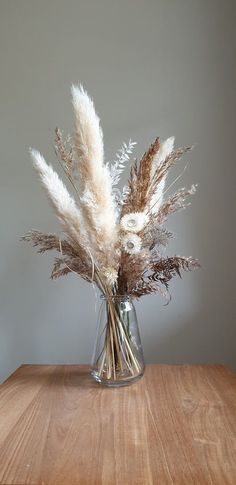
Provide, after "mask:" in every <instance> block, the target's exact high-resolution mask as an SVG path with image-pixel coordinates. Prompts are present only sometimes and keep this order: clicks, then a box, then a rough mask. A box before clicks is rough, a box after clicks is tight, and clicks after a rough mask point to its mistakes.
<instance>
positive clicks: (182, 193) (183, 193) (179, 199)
mask: <svg viewBox="0 0 236 485" xmlns="http://www.w3.org/2000/svg"><path fill="white" fill-rule="evenodd" d="M196 190H197V185H192V186H191V187H190V189H185V188H182V189H180V190H178V191H177V192H175V193H174V194H173V195H171V196H170V197H169V198H168V199H167V200H166V201H165V202H164V203H163V204H162V205H161V207H160V209H159V211H158V212H157V214H156V217H155V218H154V220H155V222H156V223H157V224H163V222H164V221H165V220H166V219H167V217H168V216H169V215H171V214H173V213H174V212H177V211H180V210H183V209H185V208H186V207H187V206H188V205H189V204H190V203H189V202H188V203H186V199H187V198H188V197H189V196H191V195H194V194H195V193H196Z"/></svg>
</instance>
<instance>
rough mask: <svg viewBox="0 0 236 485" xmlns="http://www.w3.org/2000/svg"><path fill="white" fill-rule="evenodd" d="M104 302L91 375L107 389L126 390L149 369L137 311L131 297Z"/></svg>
mask: <svg viewBox="0 0 236 485" xmlns="http://www.w3.org/2000/svg"><path fill="white" fill-rule="evenodd" d="M101 298H102V303H101V307H100V310H99V317H98V328H97V338H96V342H95V346H94V352H93V358H92V366H91V375H92V376H93V378H94V379H95V380H96V381H97V382H99V383H101V384H104V385H106V386H111V387H120V386H126V385H128V384H132V383H134V382H136V381H137V380H138V379H140V378H141V377H142V376H143V374H144V368H145V364H144V359H143V351H142V345H141V340H140V335H139V329H138V322H137V317H136V312H135V308H134V305H133V302H132V299H131V298H130V297H129V296H111V297H106V296H103V295H102V297H101Z"/></svg>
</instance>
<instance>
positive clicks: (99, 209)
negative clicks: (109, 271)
mask: <svg viewBox="0 0 236 485" xmlns="http://www.w3.org/2000/svg"><path fill="white" fill-rule="evenodd" d="M72 98H73V106H74V112H75V135H74V137H75V151H76V154H77V160H78V164H77V170H78V175H79V187H80V191H81V198H80V203H81V209H82V213H83V217H84V223H85V225H86V230H87V233H88V235H89V239H90V240H91V246H92V247H93V249H94V252H95V253H96V252H97V251H101V249H103V252H104V254H105V255H106V256H107V264H108V265H112V256H111V250H112V249H113V248H114V243H115V241H116V216H117V213H116V208H115V204H114V198H113V196H112V180H111V176H110V173H109V169H108V167H107V166H106V165H105V164H104V159H103V157H104V154H103V136H102V130H101V128H100V122H99V118H98V116H97V114H96V112H95V109H94V105H93V102H92V100H91V99H90V98H89V96H88V94H87V93H86V91H84V89H83V88H82V86H72Z"/></svg>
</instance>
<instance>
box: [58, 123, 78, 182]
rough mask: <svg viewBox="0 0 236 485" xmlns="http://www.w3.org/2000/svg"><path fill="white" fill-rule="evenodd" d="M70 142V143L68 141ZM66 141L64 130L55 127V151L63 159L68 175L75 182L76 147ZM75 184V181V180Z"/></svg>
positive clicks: (63, 165) (62, 162)
mask: <svg viewBox="0 0 236 485" xmlns="http://www.w3.org/2000/svg"><path fill="white" fill-rule="evenodd" d="M67 144H68V143H67ZM67 144H66V143H65V142H64V140H63V137H62V132H61V130H60V129H59V128H56V129H55V152H56V155H57V157H58V159H59V160H60V161H61V164H62V167H63V169H64V171H65V174H66V176H67V177H68V178H69V180H70V181H72V182H73V178H74V162H75V160H74V149H73V147H72V145H71V144H70V145H69V147H68V146H67ZM73 184H74V182H73Z"/></svg>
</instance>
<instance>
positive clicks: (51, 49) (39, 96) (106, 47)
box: [0, 0, 236, 379]
mask: <svg viewBox="0 0 236 485" xmlns="http://www.w3.org/2000/svg"><path fill="white" fill-rule="evenodd" d="M235 20H236V2H235V0H232V1H230V0H224V1H222V0H158V1H154V0H135V1H134V0H119V1H111V0H86V1H82V0H63V1H62V0H40V1H38V0H20V1H16V0H15V1H13V0H1V2H0V56H1V57H0V69H1V77H0V79H1V81H0V82H1V89H0V96H1V120H0V138H1V142H0V162H1V179H0V180H1V182H0V183H1V190H0V198H1V200H0V211H1V248H0V250H1V253H0V255H1V257H0V270H1V290H0V299H1V302H0V378H1V379H4V378H5V377H6V376H8V375H9V374H10V373H11V372H12V371H13V370H14V369H15V368H16V367H17V366H18V365H20V364H21V363H24V362H25V363H26V362H32V363H50V362H52V363H54V362H58V363H59V362H65V363H69V362H74V363H80V362H89V360H90V355H91V352H92V346H93V341H94V337H95V326H96V315H95V301H96V300H95V298H94V293H93V289H92V288H91V287H90V286H89V285H87V284H86V283H83V282H82V281H81V280H80V279H79V278H76V277H75V276H68V277H67V278H64V279H63V278H62V279H61V280H59V281H56V282H51V281H50V279H49V275H50V267H51V263H52V256H49V255H45V256H40V255H37V254H36V252H35V251H34V249H32V248H31V247H30V246H27V245H26V244H24V243H22V242H19V238H20V235H22V234H24V233H25V232H26V231H27V230H29V229H30V228H37V229H41V230H43V231H52V232H53V231H56V230H57V229H58V224H57V222H56V220H55V217H54V215H53V213H52V210H51V208H50V206H49V204H48V202H47V199H46V197H45V194H44V193H43V191H42V189H41V187H40V185H39V183H38V180H37V177H36V175H35V173H34V172H33V169H32V167H31V163H30V160H29V155H28V147H29V146H33V147H36V148H38V149H39V150H41V151H42V152H43V153H44V155H45V156H46V158H47V160H48V161H50V162H52V163H55V166H57V165H56V161H55V156H54V151H53V138H54V128H55V126H57V125H58V126H60V127H61V128H62V129H63V130H64V133H69V132H71V131H72V108H71V100H70V85H71V83H72V82H77V81H80V82H82V83H83V84H84V86H85V87H86V89H87V90H88V91H89V93H90V94H91V95H92V97H93V98H94V99H95V103H96V108H97V111H98V113H99V115H100V117H101V119H102V125H103V129H104V134H105V144H106V156H107V159H108V160H109V159H111V158H112V157H113V156H114V153H115V152H116V150H117V149H118V148H119V147H120V145H121V143H122V141H124V140H127V139H129V138H130V137H131V138H132V139H134V140H136V141H137V142H138V146H137V149H136V155H137V156H140V155H141V154H142V152H143V151H144V150H145V148H146V147H147V145H148V144H149V143H150V142H151V141H152V140H153V139H154V137H155V136H156V135H160V136H162V137H167V136H170V135H175V136H176V142H177V145H179V146H181V145H183V144H189V143H195V144H196V148H195V150H194V152H192V153H191V154H190V156H189V157H188V159H189V160H190V161H191V163H190V166H189V168H188V171H187V172H186V173H185V174H184V177H183V178H182V180H181V181H180V185H181V186H183V185H184V186H189V185H190V184H191V183H192V182H194V183H198V184H199V191H198V194H197V195H196V196H195V197H194V199H193V203H192V205H191V207H190V208H189V209H188V211H186V212H184V213H180V214H178V215H176V216H175V217H173V218H172V219H171V220H170V221H169V226H168V227H169V228H170V229H172V230H174V231H175V232H176V234H177V237H176V240H175V241H174V243H173V244H172V248H170V249H171V251H172V252H176V253H177V254H184V255H186V256H187V255H193V256H196V257H198V258H199V259H200V261H201V264H202V269H201V270H199V271H197V272H195V273H188V274H185V275H184V278H183V279H182V280H179V279H178V280H175V281H174V282H173V284H172V285H171V292H172V296H173V299H172V302H171V304H170V305H169V306H167V307H166V306H163V301H162V300H161V298H160V297H158V296H150V297H145V298H144V299H142V300H141V301H140V302H139V303H138V304H137V310H138V317H139V322H140V327H141V334H142V341H143V347H144V352H145V358H146V361H147V362H167V363H173V362H177V363H181V362H190V363H191V362H192V363H194V362H222V363H226V364H228V365H230V366H231V367H232V368H234V369H236V351H235V342H236V322H235V292H234V272H235V239H234V236H235V232H234V230H235V229H234V228H235V210H234V209H235V207H234V187H235V86H236V79H235V77H236V76H235V47H236V46H235V32H236V31H235ZM183 166H184V162H181V163H180V167H179V169H180V170H181V169H182V168H183ZM174 175H175V174H173V176H174Z"/></svg>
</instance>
